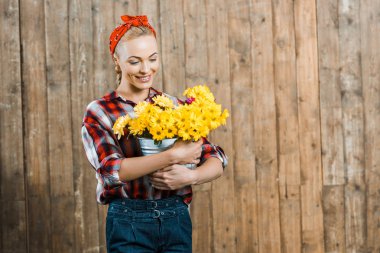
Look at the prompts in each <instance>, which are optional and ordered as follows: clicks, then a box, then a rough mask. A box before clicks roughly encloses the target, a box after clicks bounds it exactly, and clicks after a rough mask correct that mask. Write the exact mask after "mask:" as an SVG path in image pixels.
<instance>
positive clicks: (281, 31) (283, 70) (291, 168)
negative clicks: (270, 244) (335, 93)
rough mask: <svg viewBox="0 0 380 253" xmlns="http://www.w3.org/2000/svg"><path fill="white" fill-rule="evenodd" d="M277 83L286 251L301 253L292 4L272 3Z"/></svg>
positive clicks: (280, 171) (279, 157)
mask: <svg viewBox="0 0 380 253" xmlns="http://www.w3.org/2000/svg"><path fill="white" fill-rule="evenodd" d="M272 3H273V22H274V23H273V45H274V48H273V50H274V52H273V53H274V82H275V96H276V117H277V124H278V125H277V140H278V148H277V152H278V154H277V157H278V169H279V184H280V220H281V245H282V250H283V252H289V253H296V252H301V241H302V239H301V219H302V216H301V205H300V197H301V196H300V185H301V168H300V151H299V140H298V134H299V130H298V105H297V77H296V55H295V53H296V49H295V31H294V12H293V1H273V2H272Z"/></svg>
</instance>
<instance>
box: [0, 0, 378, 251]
mask: <svg viewBox="0 0 380 253" xmlns="http://www.w3.org/2000/svg"><path fill="white" fill-rule="evenodd" d="M0 12H1V16H0V29H1V30H0V38H1V47H0V69H1V93H0V98H1V100H0V109H1V111H0V113H1V114H0V136H1V142H0V148H1V157H0V163H1V171H0V182H1V188H0V189H1V191H0V203H1V204H0V205H1V208H0V209H1V226H0V238H1V239H0V252H3V253H17V252H38V253H43V252H54V253H56V252H63V253H67V252H105V251H106V250H105V243H104V241H105V233H104V230H105V215H106V207H105V206H99V205H97V203H96V200H95V186H96V179H95V174H94V171H93V170H92V169H91V167H90V165H89V163H88V161H87V160H86V158H85V155H84V150H83V146H82V143H81V137H80V128H81V120H82V116H83V113H84V110H85V107H86V105H87V104H88V103H89V102H90V101H91V100H93V99H95V98H98V97H100V96H102V95H103V94H105V93H106V92H107V91H109V90H112V89H115V88H116V81H115V79H116V78H115V74H114V69H113V64H112V60H111V57H110V55H109V51H108V36H109V34H110V32H111V31H112V30H113V28H114V27H115V25H116V24H118V23H119V22H120V18H119V17H120V16H121V15H122V14H127V13H128V14H130V15H135V14H147V15H148V16H149V18H150V19H151V20H152V23H153V25H154V27H155V28H156V30H157V31H158V42H159V46H160V52H161V62H162V65H161V66H162V67H161V71H160V73H159V75H158V78H157V82H156V87H157V88H159V89H162V88H163V89H164V90H165V91H166V92H168V93H171V94H173V95H180V92H181V91H182V90H183V89H184V88H185V87H187V86H192V85H195V84H203V83H207V84H208V85H209V86H210V87H211V89H212V91H213V92H214V94H215V95H216V97H217V100H218V101H219V102H221V103H222V104H223V105H224V106H225V107H227V108H228V109H229V110H230V112H231V117H230V118H229V121H228V124H227V126H226V127H223V128H222V129H219V130H218V131H216V132H215V133H213V134H212V136H211V137H210V139H211V140H212V141H213V142H215V143H217V144H219V145H221V146H222V147H223V148H224V149H225V151H226V152H227V154H228V156H229V158H230V160H229V166H228V168H227V170H226V172H225V174H224V176H223V177H222V178H220V179H218V180H217V181H215V182H213V183H208V184H205V185H201V186H197V187H194V189H195V194H194V195H195V196H194V201H193V203H192V207H191V213H192V218H193V224H194V233H193V240H194V243H193V244H194V252H202V253H207V252H226V253H234V252H236V253H254V252H259V253H281V252H282V253H297V252H307V253H319V252H363V253H364V252H376V253H378V252H380V240H379V238H380V47H379V41H380V1H379V0H318V1H316V0H141V1H133V0H130V1H121V0H113V1H111V0H108V1H104V0H103V1H101V0H92V1H90V0H67V1H64V0H63V1H62V0H45V1H37V0H2V1H0Z"/></svg>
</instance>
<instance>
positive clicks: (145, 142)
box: [137, 137, 197, 169]
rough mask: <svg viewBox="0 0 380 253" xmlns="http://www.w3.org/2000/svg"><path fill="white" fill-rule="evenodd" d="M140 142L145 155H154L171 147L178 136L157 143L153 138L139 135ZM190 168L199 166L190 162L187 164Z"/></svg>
mask: <svg viewBox="0 0 380 253" xmlns="http://www.w3.org/2000/svg"><path fill="white" fill-rule="evenodd" d="M137 138H138V140H139V143H140V148H141V152H142V153H143V155H144V156H147V155H153V154H157V153H160V152H163V151H165V150H168V149H169V148H171V147H172V146H173V145H174V143H175V142H176V141H177V138H172V139H163V140H162V141H161V143H159V144H155V143H154V140H153V139H149V138H141V137H137ZM185 166H186V167H187V168H189V169H195V168H196V167H197V166H196V165H195V164H192V163H189V164H185Z"/></svg>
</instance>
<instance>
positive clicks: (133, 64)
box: [116, 35, 159, 90]
mask: <svg viewBox="0 0 380 253" xmlns="http://www.w3.org/2000/svg"><path fill="white" fill-rule="evenodd" d="M119 43H121V44H120V45H118V56H119V57H117V58H116V62H117V63H118V64H119V66H120V69H121V72H122V82H123V79H125V80H126V81H127V83H128V84H129V85H131V86H132V88H137V89H139V90H143V89H147V88H150V87H151V86H152V84H153V78H154V76H155V74H156V73H157V70H158V68H159V59H158V51H157V41H156V38H155V37H154V36H153V35H145V36H141V37H137V38H135V39H132V40H128V41H121V42H119Z"/></svg>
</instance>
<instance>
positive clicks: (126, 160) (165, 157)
mask: <svg viewBox="0 0 380 253" xmlns="http://www.w3.org/2000/svg"><path fill="white" fill-rule="evenodd" d="M121 19H122V20H123V23H122V24H121V25H120V26H118V27H117V28H115V30H114V31H113V32H112V33H111V36H110V53H111V55H112V57H113V60H114V62H115V66H116V68H115V69H116V73H117V74H118V80H119V86H118V87H117V88H116V90H114V91H112V92H110V93H108V94H105V95H104V96H103V97H102V98H100V99H97V100H95V101H93V102H91V103H90V104H89V105H88V107H87V110H86V113H85V116H84V119H83V126H82V140H83V144H84V147H85V150H86V155H87V158H88V160H89V161H90V163H91V165H92V166H93V167H94V169H95V170H96V176H97V179H98V187H97V201H98V202H99V203H100V204H108V205H109V208H108V214H107V222H106V239H107V250H108V252H110V253H112V252H134V253H138V252H192V250H191V245H192V239H191V235H192V223H191V219H190V216H189V212H188V205H189V204H190V202H191V199H192V190H191V185H194V184H202V183H205V182H209V181H211V180H214V179H216V178H218V177H219V176H221V175H222V173H223V168H224V167H225V166H226V164H227V159H226V156H225V155H224V152H223V150H222V149H221V148H220V147H218V146H215V145H213V144H211V143H209V142H208V141H207V140H206V139H202V140H200V141H198V142H183V141H177V142H176V143H175V145H174V146H173V147H172V148H170V149H169V150H166V151H164V152H161V153H159V154H154V155H150V156H142V154H141V150H140V147H139V144H138V141H137V139H135V138H133V136H129V137H128V138H127V137H126V136H127V135H125V136H123V137H121V139H119V140H118V139H117V137H116V136H115V135H114V133H113V131H112V126H113V124H114V123H115V121H116V119H117V118H118V117H119V116H123V115H126V114H128V113H130V112H132V111H133V108H134V106H135V105H136V104H137V103H138V102H141V101H152V98H153V97H154V96H157V95H161V94H162V93H161V92H159V91H157V90H156V89H154V88H153V81H154V77H155V75H156V73H157V70H158V68H159V62H160V61H159V52H158V49H157V41H156V32H155V30H154V29H153V27H152V26H151V25H150V24H149V22H148V19H147V17H146V16H127V15H126V16H122V17H121ZM171 98H172V100H174V101H177V103H178V100H177V99H176V98H175V97H171ZM187 163H195V164H198V167H197V168H196V169H195V170H190V169H188V168H186V167H185V166H184V164H187Z"/></svg>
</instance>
